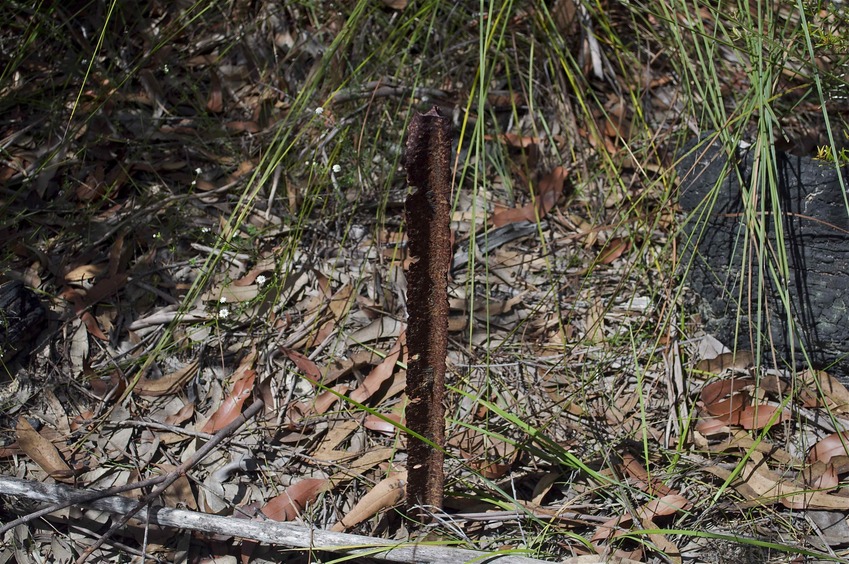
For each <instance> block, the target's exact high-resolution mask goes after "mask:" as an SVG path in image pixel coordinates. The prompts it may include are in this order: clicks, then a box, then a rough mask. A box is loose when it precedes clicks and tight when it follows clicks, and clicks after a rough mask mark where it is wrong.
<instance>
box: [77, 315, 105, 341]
mask: <svg viewBox="0 0 849 564" xmlns="http://www.w3.org/2000/svg"><path fill="white" fill-rule="evenodd" d="M80 321H82V322H83V325H84V326H85V329H86V331H88V334H89V335H93V336H94V337H95V338H97V339H100V340H101V341H108V340H109V337H107V336H106V335H105V334H104V333H103V331H101V330H100V326H99V325H98V324H97V320H96V319H95V318H94V316H93V315H92V314H91V312H90V311H84V312H82V313H81V314H80Z"/></svg>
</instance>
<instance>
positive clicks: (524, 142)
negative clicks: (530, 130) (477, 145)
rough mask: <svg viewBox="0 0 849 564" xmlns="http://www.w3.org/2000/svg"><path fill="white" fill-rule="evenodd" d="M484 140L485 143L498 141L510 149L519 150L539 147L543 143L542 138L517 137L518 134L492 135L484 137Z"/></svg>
mask: <svg viewBox="0 0 849 564" xmlns="http://www.w3.org/2000/svg"><path fill="white" fill-rule="evenodd" d="M484 139H485V140H487V141H490V140H492V139H498V140H499V141H502V142H504V143H506V144H507V145H510V146H511V147H516V148H519V149H526V148H528V147H530V146H531V145H539V144H541V143H543V142H544V141H545V139H543V138H542V137H531V136H528V135H519V134H518V133H502V134H500V135H496V136H495V137H493V136H492V135H484Z"/></svg>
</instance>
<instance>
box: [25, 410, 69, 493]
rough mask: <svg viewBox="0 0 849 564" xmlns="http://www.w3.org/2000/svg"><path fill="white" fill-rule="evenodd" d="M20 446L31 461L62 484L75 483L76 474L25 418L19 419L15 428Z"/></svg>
mask: <svg viewBox="0 0 849 564" xmlns="http://www.w3.org/2000/svg"><path fill="white" fill-rule="evenodd" d="M15 436H16V438H17V441H18V446H19V447H20V449H21V450H22V451H24V453H25V454H26V455H27V456H28V457H30V460H32V461H33V462H35V463H36V464H38V466H39V467H40V468H41V469H42V470H44V471H45V472H47V475H48V476H50V477H51V478H53V479H54V480H58V481H60V482H73V481H74V473H73V471H72V470H71V468H70V467H69V466H68V464H67V463H66V462H65V460H64V459H63V458H62V455H61V454H60V453H59V449H57V448H56V447H55V446H54V445H53V443H51V442H50V441H48V440H47V439H45V438H44V437H42V436H41V435H40V434H39V433H38V431H36V430H35V429H34V428H33V427H32V425H30V424H29V421H27V420H26V418H24V417H20V418H18V426H17V427H16V428H15Z"/></svg>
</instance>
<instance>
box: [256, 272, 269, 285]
mask: <svg viewBox="0 0 849 564" xmlns="http://www.w3.org/2000/svg"><path fill="white" fill-rule="evenodd" d="M267 280H268V278H266V277H265V275H264V274H260V275H259V276H257V277H256V283H257V284H258V285H260V286H262V285H263V284H265V282H266V281H267Z"/></svg>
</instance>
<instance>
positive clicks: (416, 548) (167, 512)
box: [0, 476, 543, 564]
mask: <svg viewBox="0 0 849 564" xmlns="http://www.w3.org/2000/svg"><path fill="white" fill-rule="evenodd" d="M87 493H92V492H87ZM93 493H101V492H93ZM79 494H80V490H78V489H76V488H72V487H69V486H65V485H59V484H44V483H41V482H34V481H29V480H21V479H19V478H10V477H7V476H0V495H5V496H11V497H19V498H26V499H29V500H32V501H38V502H41V503H49V504H52V505H56V504H60V503H63V502H64V501H66V500H72V499H75V498H79ZM80 505H82V506H84V507H89V508H92V509H97V510H100V511H107V512H109V513H114V514H117V515H127V514H129V513H130V512H131V511H132V510H133V509H134V508H135V507H136V505H137V502H136V500H134V499H128V498H125V497H121V496H110V497H105V498H103V497H101V498H100V499H90V500H89V501H87V502H85V503H81V504H80ZM135 519H136V520H137V521H140V522H143V523H145V522H146V523H151V524H154V525H160V526H162V527H172V528H175V529H183V530H189V531H202V532H205V533H210V534H220V535H225V536H233V537H238V538H242V539H250V540H255V541H257V542H261V543H265V544H274V545H282V546H289V547H294V548H303V549H306V550H326V551H334V552H341V553H346V554H362V555H364V556H365V555H367V556H369V557H370V558H374V559H378V560H386V561H390V562H421V563H424V564H427V563H431V562H432V563H441V562H493V563H497V564H542V563H543V561H542V560H536V559H533V558H525V557H522V556H515V555H504V556H498V555H493V554H487V553H485V552H477V551H474V550H464V549H459V548H451V547H447V546H431V545H416V544H414V543H392V542H387V541H386V540H382V539H375V538H371V537H366V536H361V535H350V534H346V533H334V532H330V531H323V530H321V529H316V528H313V527H308V526H304V525H295V524H293V523H278V522H276V521H249V520H247V519H241V518H236V517H222V516H219V515H207V514H205V513H198V512H196V511H185V510H181V509H168V508H165V507H148V508H145V509H144V510H143V511H141V512H140V513H139V514H138V515H136V517H135Z"/></svg>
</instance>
